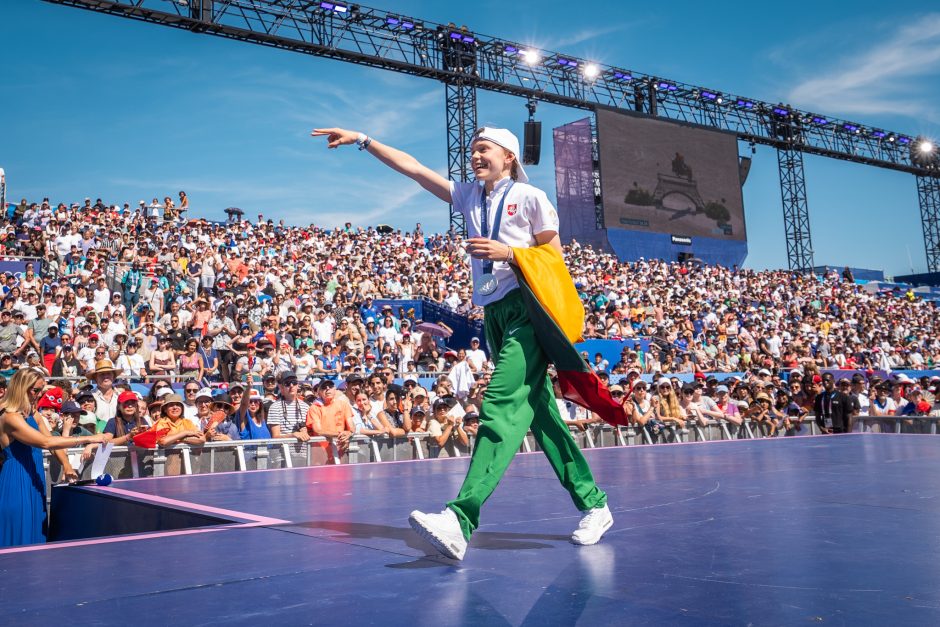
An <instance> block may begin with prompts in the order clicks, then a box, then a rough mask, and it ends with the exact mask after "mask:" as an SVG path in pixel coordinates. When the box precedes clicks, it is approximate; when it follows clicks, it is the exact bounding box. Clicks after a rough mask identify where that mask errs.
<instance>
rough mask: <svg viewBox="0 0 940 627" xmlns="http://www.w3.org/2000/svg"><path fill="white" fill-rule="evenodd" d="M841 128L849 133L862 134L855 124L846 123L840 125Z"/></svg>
mask: <svg viewBox="0 0 940 627" xmlns="http://www.w3.org/2000/svg"><path fill="white" fill-rule="evenodd" d="M842 128H843V129H845V130H846V131H848V132H850V133H861V132H862V129H860V128H859V127H858V126H857V125H856V124H852V123H851V122H846V123H845V124H843V125H842Z"/></svg>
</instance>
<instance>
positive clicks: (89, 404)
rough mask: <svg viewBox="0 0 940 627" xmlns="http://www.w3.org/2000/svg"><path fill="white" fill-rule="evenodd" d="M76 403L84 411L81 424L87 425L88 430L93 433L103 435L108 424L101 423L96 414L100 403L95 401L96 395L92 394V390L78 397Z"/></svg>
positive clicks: (83, 392)
mask: <svg viewBox="0 0 940 627" xmlns="http://www.w3.org/2000/svg"><path fill="white" fill-rule="evenodd" d="M75 402H76V403H78V406H79V407H81V409H82V416H81V418H80V419H79V422H80V423H81V424H83V425H86V426H87V427H88V430H89V431H92V432H93V433H103V432H104V428H105V425H107V424H108V423H107V421H99V420H98V416H97V415H96V414H95V409H96V408H97V406H98V403H97V401H96V400H95V396H94V394H92V393H91V391H90V390H83V391H81V392H79V393H78V395H76V397H75Z"/></svg>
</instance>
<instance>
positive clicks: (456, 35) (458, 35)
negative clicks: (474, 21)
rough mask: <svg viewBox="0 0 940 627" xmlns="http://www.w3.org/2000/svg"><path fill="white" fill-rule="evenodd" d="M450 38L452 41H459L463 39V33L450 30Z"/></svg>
mask: <svg viewBox="0 0 940 627" xmlns="http://www.w3.org/2000/svg"><path fill="white" fill-rule="evenodd" d="M450 38H451V39H453V40H454V41H460V40H461V39H463V35H462V34H461V33H459V32H458V31H455V30H452V31H450Z"/></svg>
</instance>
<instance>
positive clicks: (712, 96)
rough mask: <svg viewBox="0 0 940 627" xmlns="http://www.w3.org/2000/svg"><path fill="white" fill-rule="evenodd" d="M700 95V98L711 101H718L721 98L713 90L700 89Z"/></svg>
mask: <svg viewBox="0 0 940 627" xmlns="http://www.w3.org/2000/svg"><path fill="white" fill-rule="evenodd" d="M699 95H700V96H701V97H702V100H711V101H712V102H719V101H720V100H721V98H720V97H719V96H718V94H716V93H715V92H713V91H702V93H701V94H699Z"/></svg>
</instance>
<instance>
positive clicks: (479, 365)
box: [467, 337, 486, 372]
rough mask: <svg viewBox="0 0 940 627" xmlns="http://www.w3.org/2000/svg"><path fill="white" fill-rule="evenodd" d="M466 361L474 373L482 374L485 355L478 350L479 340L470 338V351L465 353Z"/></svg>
mask: <svg viewBox="0 0 940 627" xmlns="http://www.w3.org/2000/svg"><path fill="white" fill-rule="evenodd" d="M467 361H468V362H469V363H470V367H471V368H472V369H473V371H474V372H482V371H483V366H484V365H486V353H485V352H483V349H482V348H480V338H478V337H473V338H470V350H468V351H467Z"/></svg>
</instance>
